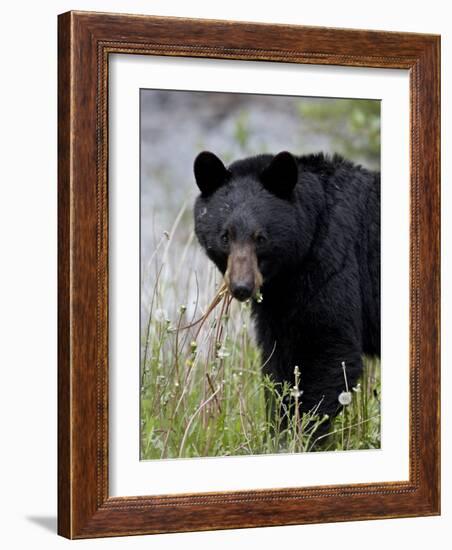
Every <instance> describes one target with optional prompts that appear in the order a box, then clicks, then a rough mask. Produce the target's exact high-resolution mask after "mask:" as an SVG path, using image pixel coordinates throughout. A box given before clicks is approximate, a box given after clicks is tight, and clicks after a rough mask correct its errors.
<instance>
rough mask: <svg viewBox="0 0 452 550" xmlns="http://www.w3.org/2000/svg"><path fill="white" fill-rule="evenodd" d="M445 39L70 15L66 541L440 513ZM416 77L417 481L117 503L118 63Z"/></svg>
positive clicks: (63, 251)
mask: <svg viewBox="0 0 452 550" xmlns="http://www.w3.org/2000/svg"><path fill="white" fill-rule="evenodd" d="M439 47H440V40H439V37H438V36H431V35H422V34H411V33H392V32H391V33H390V32H381V31H378V32H377V31H360V30H344V29H329V28H314V27H299V26H292V25H263V24H255V23H243V22H242V23H235V22H234V23H231V22H225V21H208V20H194V19H179V18H162V17H148V16H135V15H119V14H97V13H84V12H69V13H66V14H63V15H61V16H59V41H58V48H59V63H58V71H59V76H58V85H59V93H58V100H59V101H58V115H59V127H58V128H59V130H58V155H59V158H58V195H59V198H58V207H59V222H58V223H59V247H58V287H59V288H58V292H59V316H58V362H59V365H58V399H59V413H58V421H59V427H58V454H59V470H58V496H59V499H58V502H59V503H58V531H59V533H60V534H61V535H63V536H65V537H68V538H84V537H99V536H112V535H126V534H144V533H160V532H177V531H193V530H208V529H227V528H238V527H257V526H264V525H289V524H299V523H314V522H325V521H347V520H360V519H370V518H385V517H408V516H416V515H433V514H438V513H439V501H440V497H439V490H440V489H439V487H440V484H439V475H440V473H439V453H440V448H439V445H440V441H439V383H440V380H439V312H440V306H439V298H440V295H439V283H440V281H439V272H440V270H439V250H440V249H439V245H440V237H439V208H440V196H439V178H440V174H439V170H440V168H439V166H440V164H439V154H440V153H439V151H440V147H439V55H440V54H439ZM112 53H132V54H146V55H172V56H175V55H177V56H190V57H211V58H218V59H220V58H223V59H244V60H262V61H263V60H265V61H273V62H290V63H315V64H328V65H347V66H364V67H382V68H403V69H408V70H409V71H410V101H411V187H410V189H411V222H410V293H411V294H410V480H409V481H408V482H391V483H389V482H388V483H379V484H361V485H348V486H345V485H342V486H331V487H300V488H292V489H274V490H256V491H235V492H226V493H208V494H201V493H199V494H194V495H165V496H152V495H150V496H147V497H127V496H124V497H114V498H112V497H109V495H108V124H107V123H108V101H107V100H108V97H107V91H108V57H109V55H110V54H112Z"/></svg>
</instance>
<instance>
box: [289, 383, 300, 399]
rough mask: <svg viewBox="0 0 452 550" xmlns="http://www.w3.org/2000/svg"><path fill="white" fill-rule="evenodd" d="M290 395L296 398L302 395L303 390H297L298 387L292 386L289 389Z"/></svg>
mask: <svg viewBox="0 0 452 550" xmlns="http://www.w3.org/2000/svg"><path fill="white" fill-rule="evenodd" d="M290 395H291V396H292V397H295V398H296V399H298V398H299V397H301V396H302V395H303V390H299V389H298V386H294V387H293V388H292V389H291V390H290Z"/></svg>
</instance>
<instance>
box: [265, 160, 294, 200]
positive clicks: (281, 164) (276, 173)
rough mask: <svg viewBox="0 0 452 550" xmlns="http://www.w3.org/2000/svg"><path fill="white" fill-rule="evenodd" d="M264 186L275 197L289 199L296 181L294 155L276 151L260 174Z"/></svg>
mask: <svg viewBox="0 0 452 550" xmlns="http://www.w3.org/2000/svg"><path fill="white" fill-rule="evenodd" d="M261 180H262V183H263V184H264V187H265V188H266V189H267V190H268V191H270V193H273V194H274V195H276V196H277V197H280V198H282V199H289V198H290V196H291V195H292V191H293V189H294V187H295V184H296V183H297V181H298V165H297V161H296V160H295V157H294V156H293V155H292V154H291V153H289V152H287V151H282V152H281V153H278V154H277V155H276V156H275V157H273V160H272V161H271V162H270V164H269V165H268V166H267V168H265V169H264V171H263V172H262V174H261Z"/></svg>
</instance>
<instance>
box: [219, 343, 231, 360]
mask: <svg viewBox="0 0 452 550" xmlns="http://www.w3.org/2000/svg"><path fill="white" fill-rule="evenodd" d="M230 355H231V354H230V353H229V351H228V350H227V349H226V348H225V347H224V346H221V348H220V349H219V350H218V351H217V357H218V359H225V358H226V357H229V356H230Z"/></svg>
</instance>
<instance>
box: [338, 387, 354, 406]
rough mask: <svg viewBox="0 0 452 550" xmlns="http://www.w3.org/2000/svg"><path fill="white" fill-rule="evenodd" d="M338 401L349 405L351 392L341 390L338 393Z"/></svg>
mask: <svg viewBox="0 0 452 550" xmlns="http://www.w3.org/2000/svg"><path fill="white" fill-rule="evenodd" d="M338 401H339V403H340V404H341V405H344V406H345V405H350V403H351V402H352V394H351V392H349V391H343V392H342V393H340V394H339V397H338Z"/></svg>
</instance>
